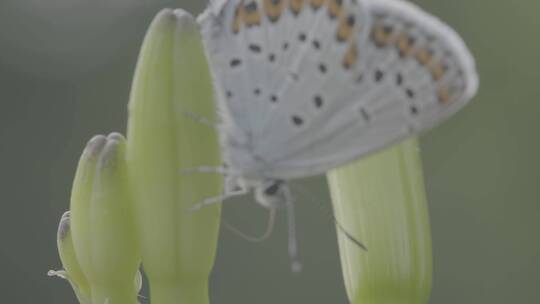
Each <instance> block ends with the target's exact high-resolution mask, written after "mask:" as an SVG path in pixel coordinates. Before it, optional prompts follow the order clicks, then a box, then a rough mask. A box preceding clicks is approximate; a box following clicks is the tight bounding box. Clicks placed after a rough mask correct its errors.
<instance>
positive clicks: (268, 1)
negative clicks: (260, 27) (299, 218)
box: [263, 0, 285, 22]
mask: <svg viewBox="0 0 540 304" xmlns="http://www.w3.org/2000/svg"><path fill="white" fill-rule="evenodd" d="M263 6H264V11H265V12H266V16H267V17H268V19H269V20H270V21H272V22H276V21H278V20H279V18H280V17H281V14H282V13H283V9H284V8H285V0H264V2H263Z"/></svg>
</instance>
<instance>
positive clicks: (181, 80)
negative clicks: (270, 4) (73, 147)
mask: <svg viewBox="0 0 540 304" xmlns="http://www.w3.org/2000/svg"><path fill="white" fill-rule="evenodd" d="M190 115H191V116H193V115H195V116H200V117H202V118H204V119H206V120H210V121H212V120H213V119H215V109H214V105H213V87H212V81H211V76H210V73H209V69H208V66H207V62H206V58H205V53H204V48H203V45H202V41H201V37H200V35H199V32H198V26H197V24H196V22H195V20H194V19H193V17H192V16H191V15H189V14H188V13H186V12H184V11H181V10H176V11H172V10H169V9H165V10H163V11H161V12H160V13H159V14H158V15H157V16H156V18H155V19H154V21H153V22H152V25H151V26H150V28H149V29H148V32H147V34H146V38H145V39H144V43H143V46H142V50H141V53H140V55H139V61H138V64H137V69H136V72H135V77H134V80H133V86H132V91H131V100H130V103H129V120H128V149H127V155H128V156H127V160H128V168H129V176H130V180H131V183H132V187H133V193H134V199H135V201H134V203H135V206H136V214H137V224H138V228H139V230H138V232H139V235H140V241H141V254H142V261H143V267H144V270H145V273H146V275H147V277H148V280H149V285H150V293H151V295H152V301H153V302H155V303H162V304H163V303H190V304H195V303H208V290H207V289H208V286H207V284H208V276H209V274H210V271H211V269H212V266H213V263H214V258H215V253H216V246H217V238H218V228H219V217H220V206H219V205H215V206H210V207H207V208H203V209H202V210H200V211H198V212H192V211H190V208H191V207H192V206H193V205H194V204H195V203H198V202H200V201H202V200H204V199H205V198H208V197H213V196H216V195H219V194H220V193H221V187H222V184H223V181H222V178H221V176H219V175H218V174H199V173H191V174H186V173H182V169H186V168H194V167H199V166H219V165H221V161H220V157H219V146H218V139H217V133H216V130H215V129H214V128H212V127H210V126H208V125H206V124H203V123H201V122H200V121H197V119H194V118H193V117H190Z"/></svg>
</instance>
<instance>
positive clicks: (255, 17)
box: [244, 1, 261, 27]
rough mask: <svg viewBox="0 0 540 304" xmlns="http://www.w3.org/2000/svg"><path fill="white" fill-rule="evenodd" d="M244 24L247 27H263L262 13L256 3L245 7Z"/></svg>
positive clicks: (252, 2) (253, 2)
mask: <svg viewBox="0 0 540 304" xmlns="http://www.w3.org/2000/svg"><path fill="white" fill-rule="evenodd" d="M244 23H245V24H246V26H247V27H252V26H256V25H261V12H260V11H259V6H258V5H257V2H256V1H251V2H250V3H248V4H246V5H245V6H244Z"/></svg>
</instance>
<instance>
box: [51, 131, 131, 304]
mask: <svg viewBox="0 0 540 304" xmlns="http://www.w3.org/2000/svg"><path fill="white" fill-rule="evenodd" d="M67 223H68V222H67V220H66V218H64V219H63V220H62V222H61V225H60V229H59V243H58V248H59V251H60V256H61V259H62V262H63V264H64V268H65V273H66V274H67V275H66V277H67V278H68V279H69V280H70V282H71V283H72V284H73V285H74V289H75V287H77V289H76V293H77V295H78V297H79V300H80V301H81V303H82V302H83V301H86V300H90V301H91V303H99V304H103V303H105V302H106V301H108V303H109V304H114V303H129V304H133V303H137V293H138V291H139V288H140V287H139V282H137V281H136V280H137V278H138V273H137V271H138V267H139V264H140V254H139V245H138V237H137V232H136V231H137V229H136V227H135V222H134V214H133V208H132V201H131V194H130V192H129V183H128V179H127V169H126V160H125V139H124V138H123V137H122V135H120V134H117V133H113V134H111V135H109V136H108V137H105V136H101V135H98V136H95V137H94V138H93V139H92V140H90V142H89V143H88V145H87V147H86V149H85V151H84V152H83V155H82V156H81V160H80V161H79V166H78V168H77V173H76V175H75V180H74V183H73V190H72V197H71V220H70V224H71V225H70V226H71V229H66V228H67V227H69V226H68V225H67ZM68 237H69V240H70V241H69V242H68ZM71 241H72V244H73V245H72V246H71V248H72V249H70V247H69V246H70V244H71Z"/></svg>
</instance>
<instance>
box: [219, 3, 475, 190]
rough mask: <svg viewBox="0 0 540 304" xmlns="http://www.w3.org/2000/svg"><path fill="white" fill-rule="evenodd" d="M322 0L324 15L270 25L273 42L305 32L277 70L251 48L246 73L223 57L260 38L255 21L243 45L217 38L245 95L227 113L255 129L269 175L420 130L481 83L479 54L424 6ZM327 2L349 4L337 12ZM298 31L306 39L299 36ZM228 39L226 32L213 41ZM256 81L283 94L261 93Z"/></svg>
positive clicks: (299, 170)
mask: <svg viewBox="0 0 540 304" xmlns="http://www.w3.org/2000/svg"><path fill="white" fill-rule="evenodd" d="M334 1H336V2H334ZM230 2H235V1H230ZM236 2H238V3H240V2H242V1H236ZM270 2H276V1H270ZM277 2H280V1H277ZM284 2H285V3H287V4H289V5H290V4H291V3H293V2H295V1H294V0H290V1H284ZM300 2H302V3H303V2H304V1H300ZM305 2H312V1H305ZM320 2H321V3H323V5H322V7H323V12H324V13H322V14H320V15H317V14H313V13H312V12H310V13H306V14H305V17H304V18H305V19H303V20H302V22H300V21H299V20H297V19H294V18H283V24H282V25H281V27H276V26H271V25H270V26H268V28H275V29H274V30H275V32H272V31H273V30H270V29H266V30H265V33H266V36H264V37H266V38H265V39H266V40H265V41H262V42H260V43H261V44H263V45H264V46H265V47H271V46H275V45H279V44H280V43H279V42H280V39H286V40H287V41H291V43H292V41H295V40H294V39H295V38H297V40H296V41H295V43H294V44H295V46H294V48H293V49H292V50H291V52H290V53H286V54H282V55H284V57H285V58H284V59H282V60H283V61H282V62H279V63H278V64H276V65H271V66H272V68H271V69H263V68H261V67H260V62H258V61H252V60H250V59H248V58H249V56H247V55H248V54H244V57H242V58H245V59H244V60H246V63H247V64H246V67H245V70H244V71H242V73H241V74H242V76H238V75H239V74H240V73H238V74H236V75H237V77H232V76H231V75H232V74H233V73H234V72H233V71H232V70H233V69H227V68H226V67H225V65H224V63H226V61H227V60H230V57H231V56H232V54H236V51H238V52H239V51H241V50H244V49H246V48H249V45H250V44H251V41H254V39H262V38H261V37H263V36H260V34H256V33H255V32H253V29H250V28H246V33H245V35H246V38H245V39H237V41H236V42H235V47H236V48H237V49H236V51H235V52H223V51H222V50H221V48H223V47H225V46H229V45H231V44H232V43H231V41H230V40H222V41H221V44H220V43H216V44H215V47H216V49H215V51H216V52H218V53H220V54H221V55H222V56H223V58H225V61H224V63H222V64H221V67H218V68H217V70H218V73H217V74H218V75H217V78H218V79H220V80H221V81H223V83H222V84H221V86H222V87H225V88H227V87H235V86H236V87H235V90H238V91H239V92H241V93H240V96H238V97H239V99H238V100H237V99H234V100H232V102H230V103H227V102H225V103H223V104H224V107H225V108H226V110H227V111H229V112H230V113H228V114H226V116H228V117H230V118H231V119H232V120H233V121H234V122H235V123H238V124H241V126H239V128H240V129H241V130H243V131H244V133H248V134H249V136H252V147H253V148H252V149H253V151H252V153H253V154H254V155H257V157H258V158H260V159H261V160H263V161H264V162H265V163H266V164H267V165H266V168H265V170H264V171H265V174H266V175H267V176H269V177H274V178H285V179H286V178H294V177H302V176H307V175H312V174H319V173H322V172H325V171H327V170H329V169H331V168H334V167H336V166H339V165H341V164H344V163H347V162H349V161H352V160H354V159H356V158H359V157H361V156H363V155H366V154H369V153H371V152H374V151H376V150H379V149H381V148H383V147H385V146H388V145H390V144H392V143H395V142H397V141H399V140H402V139H404V138H406V137H407V136H411V135H414V134H418V133H420V132H421V131H423V130H426V129H428V128H430V127H432V126H434V125H435V124H437V123H439V122H441V121H443V120H445V119H446V118H447V117H449V116H450V115H452V114H453V113H454V112H456V111H457V110H459V109H460V108H462V107H463V106H464V105H465V104H466V103H467V101H468V100H469V99H470V98H471V97H472V96H473V95H474V93H475V92H476V89H477V85H478V80H477V76H476V71H475V67H474V61H473V59H472V56H471V55H470V53H469V51H468V50H467V48H466V47H465V45H464V43H463V41H462V40H461V38H460V37H459V36H458V35H457V34H456V33H455V32H454V31H453V30H452V29H451V28H449V27H448V26H447V25H445V24H443V23H442V22H440V21H439V20H438V19H436V18H434V17H432V16H430V15H428V14H427V13H425V12H423V11H421V10H420V9H419V8H417V7H416V6H414V5H412V4H409V3H407V2H403V1H397V0H396V1H393V0H365V1H359V2H353V1H351V2H347V1H339V0H328V1H320ZM329 3H342V4H343V3H345V4H346V5H345V6H344V7H343V8H342V10H341V11H339V12H338V15H336V18H330V17H329V16H330V12H331V7H330V6H329V5H328V4H329ZM308 12H309V10H308ZM350 16H353V18H354V19H355V20H354V21H351V20H350V19H349V17H350ZM358 20H361V21H360V22H358ZM285 21H286V22H285ZM229 22H230V21H229ZM321 24H324V26H322V25H321ZM349 25H352V26H349ZM298 30H300V31H305V32H306V36H307V37H306V39H301V37H295V36H296V35H298V34H297V31H298ZM269 32H271V33H272V35H268V33H269ZM292 32H294V33H292ZM291 33H292V34H291ZM250 34H253V36H251V35H250ZM215 37H217V36H215ZM285 37H286V38H285ZM220 39H227V38H225V37H220V38H216V39H210V40H214V42H217V41H219V40H220ZM306 41H309V42H310V44H312V45H311V47H307V43H306ZM313 41H319V42H320V43H321V44H324V48H316V47H313ZM321 49H322V50H321ZM248 53H249V52H248ZM210 57H212V55H211V56H210ZM222 68H224V70H225V71H222ZM224 77H225V78H227V79H224ZM238 78H241V79H242V80H241V81H242V84H241V85H242V86H244V88H243V89H242V90H241V89H240V88H238V86H240V84H236V82H237V81H238ZM227 81H229V82H227ZM266 84H270V85H266ZM252 86H260V87H261V88H264V89H265V90H268V91H269V92H268V93H269V94H271V95H272V94H273V95H276V96H277V97H278V100H277V101H274V102H272V100H271V102H268V100H264V98H261V99H260V100H259V99H254V98H253V94H254V93H255V92H250V91H251V90H253V88H252ZM250 93H251V95H250ZM259 93H260V92H259ZM261 95H262V94H261ZM240 99H241V100H240ZM236 134H238V133H236Z"/></svg>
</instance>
